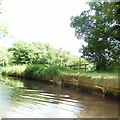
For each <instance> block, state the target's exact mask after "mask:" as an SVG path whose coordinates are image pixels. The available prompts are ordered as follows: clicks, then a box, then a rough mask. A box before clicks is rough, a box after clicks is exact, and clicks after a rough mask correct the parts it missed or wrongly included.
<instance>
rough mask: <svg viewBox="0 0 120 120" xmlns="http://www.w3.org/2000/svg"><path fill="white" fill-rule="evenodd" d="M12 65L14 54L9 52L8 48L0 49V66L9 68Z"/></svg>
mask: <svg viewBox="0 0 120 120" xmlns="http://www.w3.org/2000/svg"><path fill="white" fill-rule="evenodd" d="M10 64H12V54H11V53H10V52H8V49H7V48H4V47H0V66H7V65H10Z"/></svg>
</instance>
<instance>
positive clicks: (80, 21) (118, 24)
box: [71, 2, 120, 70]
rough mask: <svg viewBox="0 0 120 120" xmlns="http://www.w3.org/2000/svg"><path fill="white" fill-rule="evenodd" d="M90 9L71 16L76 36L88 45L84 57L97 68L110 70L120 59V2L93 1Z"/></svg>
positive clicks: (84, 48) (82, 50)
mask: <svg viewBox="0 0 120 120" xmlns="http://www.w3.org/2000/svg"><path fill="white" fill-rule="evenodd" d="M88 4H89V6H90V9H89V10H87V11H83V12H82V13H81V14H80V16H76V17H71V27H73V28H75V36H76V37H77V38H78V39H80V38H83V39H84V40H85V41H86V42H87V46H83V48H82V49H81V52H82V53H83V56H82V57H83V58H85V59H87V60H89V61H91V62H93V63H95V65H96V69H97V70H108V69H110V67H113V66H115V65H116V66H117V65H119V61H120V55H119V52H120V39H119V38H120V34H119V33H120V14H119V11H120V5H119V4H120V2H118V3H117V2H116V3H114V2H91V3H88Z"/></svg>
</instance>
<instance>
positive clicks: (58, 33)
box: [0, 0, 88, 55]
mask: <svg viewBox="0 0 120 120" xmlns="http://www.w3.org/2000/svg"><path fill="white" fill-rule="evenodd" d="M4 7H5V13H4V16H3V17H4V21H5V23H7V24H8V26H9V31H10V34H11V35H12V36H13V37H14V39H16V40H24V41H27V42H31V41H41V42H45V43H46V42H48V43H50V44H51V45H53V47H56V48H63V49H65V50H69V51H70V52H72V53H73V54H75V55H80V54H79V52H78V49H79V48H81V45H82V44H84V41H83V40H78V39H77V38H76V37H75V29H74V28H71V27H70V23H71V21H70V18H71V17H72V16H76V15H80V13H81V12H82V11H84V10H87V9H88V5H86V4H85V0H4ZM12 42H13V40H8V39H5V40H4V41H0V44H1V45H3V46H10V45H11V44H12Z"/></svg>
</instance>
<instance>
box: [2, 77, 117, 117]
mask: <svg viewBox="0 0 120 120" xmlns="http://www.w3.org/2000/svg"><path fill="white" fill-rule="evenodd" d="M0 91H1V92H0V99H1V101H0V106H1V107H0V110H1V112H0V113H1V115H0V116H1V117H2V118H3V117H7V118H17V117H18V118H65V117H66V118H78V117H80V118H88V117H90V118H117V117H118V103H117V101H112V100H106V99H103V98H101V97H98V96H93V95H89V94H85V93H82V92H79V91H76V90H72V89H67V88H66V89H65V88H64V89H63V88H60V87H57V86H52V85H50V84H45V83H41V82H38V81H31V80H17V79H12V78H7V77H6V78H3V77H1V78H0Z"/></svg>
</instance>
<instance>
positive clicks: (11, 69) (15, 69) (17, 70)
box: [1, 65, 26, 77]
mask: <svg viewBox="0 0 120 120" xmlns="http://www.w3.org/2000/svg"><path fill="white" fill-rule="evenodd" d="M25 69H26V65H14V66H7V67H3V68H2V70H1V71H2V75H7V76H13V77H22V76H23V74H24V71H25Z"/></svg>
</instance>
